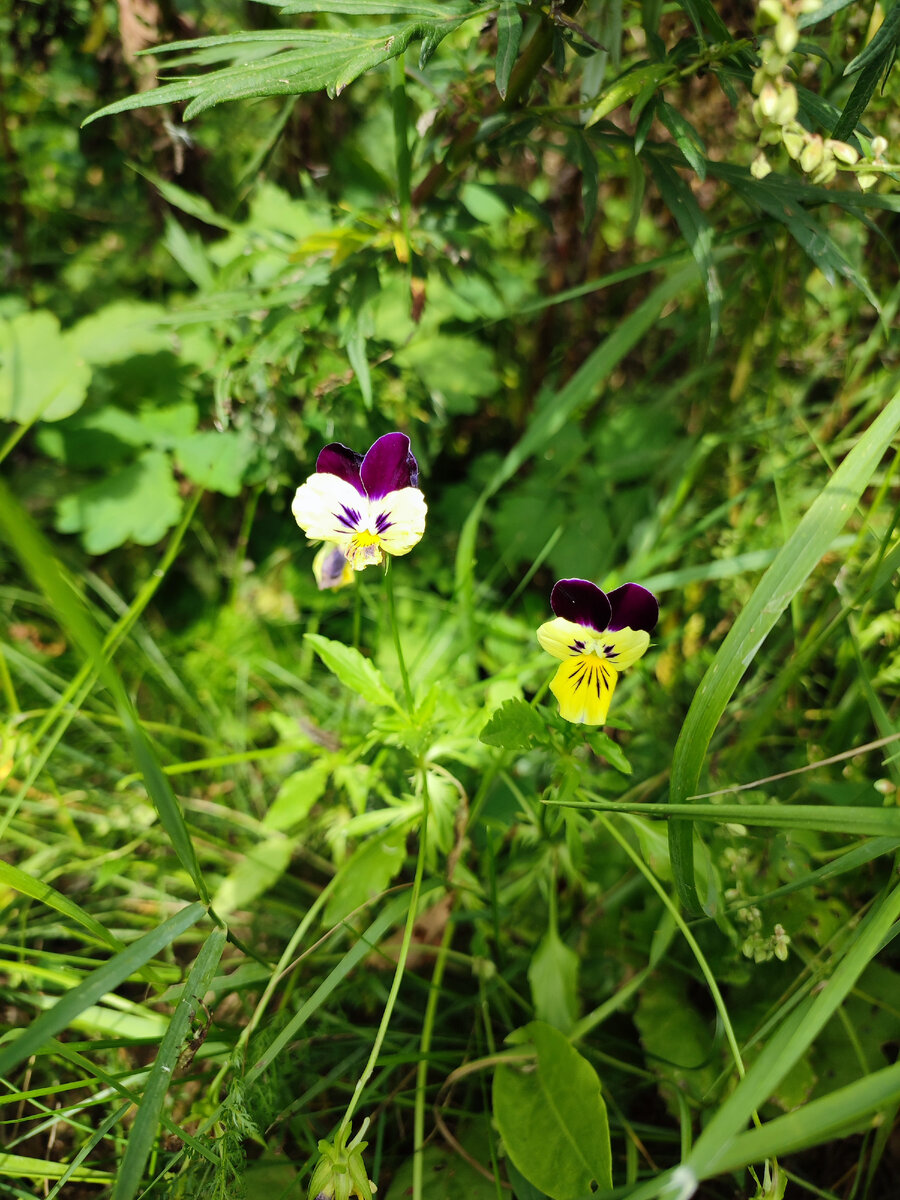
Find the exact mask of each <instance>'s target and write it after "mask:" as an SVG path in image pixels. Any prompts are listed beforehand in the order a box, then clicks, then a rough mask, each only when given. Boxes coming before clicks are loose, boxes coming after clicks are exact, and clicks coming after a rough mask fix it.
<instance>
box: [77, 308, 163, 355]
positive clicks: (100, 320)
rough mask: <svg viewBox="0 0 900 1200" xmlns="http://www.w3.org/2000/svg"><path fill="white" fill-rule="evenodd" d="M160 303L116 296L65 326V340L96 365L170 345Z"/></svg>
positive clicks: (154, 352)
mask: <svg viewBox="0 0 900 1200" xmlns="http://www.w3.org/2000/svg"><path fill="white" fill-rule="evenodd" d="M165 315H166V310H165V309H164V308H163V307H162V305H161V304H144V303H141V302H140V301H135V300H118V301H116V302H115V303H114V304H108V305H107V306H106V307H105V308H101V309H100V310H99V312H95V313H92V314H91V315H90V316H89V317H84V318H83V319H82V320H81V321H79V322H78V324H77V325H73V326H72V328H71V329H67V330H66V333H65V338H66V341H67V342H68V343H69V346H70V347H71V349H72V350H74V351H75V353H76V354H79V355H80V356H81V357H82V358H83V359H85V360H86V361H87V362H89V363H93V364H95V365H96V366H106V365H108V364H109V363H116V362H122V360H123V359H126V358H131V357H132V356H133V355H135V354H157V353H159V351H161V350H171V349H172V340H173V339H172V333H171V331H170V330H168V329H165V328H161V327H160V324H159V322H160V320H161V319H162V318H164V317H165Z"/></svg>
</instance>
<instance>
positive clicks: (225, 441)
mask: <svg viewBox="0 0 900 1200" xmlns="http://www.w3.org/2000/svg"><path fill="white" fill-rule="evenodd" d="M173 450H174V452H175V461H176V463H177V464H178V466H179V468H180V470H182V471H183V472H184V474H185V475H187V477H188V479H191V480H193V482H194V483H197V484H199V485H200V487H202V488H206V489H207V490H208V491H211V492H221V493H222V495H223V496H236V495H237V494H238V493H239V492H240V490H241V486H242V484H243V481H244V472H245V471H246V469H247V467H248V465H249V463H250V460H251V459H252V457H253V441H252V439H251V436H250V434H249V433H248V432H247V431H246V430H243V429H241V430H232V429H223V430H221V431H220V430H215V429H209V430H204V431H203V432H201V433H191V434H189V435H188V436H187V437H182V438H178V439H177V441H175V443H174V444H173Z"/></svg>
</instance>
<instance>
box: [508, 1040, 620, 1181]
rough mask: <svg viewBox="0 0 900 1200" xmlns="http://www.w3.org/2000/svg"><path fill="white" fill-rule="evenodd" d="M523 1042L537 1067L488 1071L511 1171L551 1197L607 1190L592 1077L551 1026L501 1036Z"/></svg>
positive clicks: (600, 1107) (600, 1113)
mask: <svg viewBox="0 0 900 1200" xmlns="http://www.w3.org/2000/svg"><path fill="white" fill-rule="evenodd" d="M507 1041H508V1042H511V1043H513V1044H514V1045H522V1044H523V1043H528V1042H531V1044H532V1045H533V1046H534V1049H535V1052H536V1056H537V1067H536V1069H534V1067H533V1066H531V1069H529V1070H527V1071H521V1070H519V1069H518V1068H516V1067H512V1066H499V1067H497V1069H496V1070H495V1072H494V1089H493V1105H494V1119H495V1121H496V1123H497V1127H498V1129H499V1130H500V1135H501V1137H502V1138H503V1144H504V1146H505V1147H506V1152H507V1154H508V1155H509V1157H510V1158H511V1159H512V1161H513V1163H514V1164H515V1166H516V1168H517V1170H519V1171H520V1172H521V1173H522V1175H524V1176H525V1178H526V1179H527V1180H528V1182H529V1183H531V1184H533V1185H534V1186H535V1187H536V1188H539V1189H540V1190H541V1191H542V1192H543V1193H544V1194H545V1195H547V1196H550V1197H551V1200H584V1197H585V1196H590V1195H591V1194H592V1193H593V1192H596V1191H600V1192H602V1191H604V1190H607V1191H608V1190H609V1189H611V1188H612V1155H611V1151H610V1143H609V1121H608V1118H607V1115H606V1105H605V1104H604V1102H603V1097H602V1095H601V1093H600V1080H599V1079H598V1077H597V1072H596V1071H595V1070H594V1068H593V1067H592V1066H591V1064H590V1063H589V1062H587V1061H586V1060H585V1059H584V1058H582V1057H581V1055H580V1054H579V1053H578V1051H577V1050H575V1049H574V1048H573V1047H572V1046H571V1045H570V1044H569V1042H568V1040H567V1039H566V1038H565V1037H564V1036H563V1034H561V1033H559V1032H558V1031H557V1030H556V1029H553V1028H551V1026H549V1025H546V1024H544V1023H543V1022H542V1021H532V1022H531V1024H530V1025H526V1026H525V1027H524V1029H520V1030H517V1031H516V1033H514V1034H511V1035H510V1037H508V1038H507Z"/></svg>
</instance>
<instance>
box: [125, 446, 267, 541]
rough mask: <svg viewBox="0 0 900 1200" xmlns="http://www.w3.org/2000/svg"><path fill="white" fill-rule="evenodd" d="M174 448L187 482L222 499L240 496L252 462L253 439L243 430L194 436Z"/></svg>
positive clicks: (176, 460) (176, 458)
mask: <svg viewBox="0 0 900 1200" xmlns="http://www.w3.org/2000/svg"><path fill="white" fill-rule="evenodd" d="M172 448H173V450H174V453H175V462H176V463H177V464H178V467H179V468H180V470H182V471H183V472H184V474H185V475H187V477H188V479H190V480H191V481H192V482H193V483H196V484H199V486H200V487H202V488H205V489H206V490H207V491H210V492H221V493H222V495H223V496H237V495H238V494H239V492H240V490H241V486H242V484H243V481H244V472H245V471H246V470H247V467H248V466H249V465H250V460H251V459H252V458H253V439H252V437H251V435H250V433H249V432H248V431H247V430H244V429H240V430H233V429H224V430H221V431H219V430H215V429H209V430H204V431H203V432H201V433H191V434H189V435H188V436H187V437H183V438H178V439H177V440H176V441H175V442H174V444H173V447H172ZM135 540H137V541H139V540H140V539H139V538H138V539H135Z"/></svg>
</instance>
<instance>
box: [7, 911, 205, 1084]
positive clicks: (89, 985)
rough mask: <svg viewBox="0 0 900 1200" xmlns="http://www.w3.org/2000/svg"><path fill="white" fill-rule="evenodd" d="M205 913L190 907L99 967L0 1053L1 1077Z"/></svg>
mask: <svg viewBox="0 0 900 1200" xmlns="http://www.w3.org/2000/svg"><path fill="white" fill-rule="evenodd" d="M205 912H206V909H205V907H204V906H203V905H202V904H200V903H199V902H198V901H195V902H194V903H193V904H189V905H187V906H186V907H185V908H182V909H181V910H180V911H179V912H177V913H176V914H175V916H174V917H169V919H168V921H164V922H163V924H162V925H160V926H159V927H158V928H157V929H151V930H150V932H149V933H145V934H144V936H143V937H141V938H138V940H137V941H136V942H135V943H134V945H132V946H129V947H128V949H127V950H123V951H122V953H121V954H117V955H116V957H115V958H112V959H110V961H109V962H108V963H104V965H103V966H102V967H98V968H97V970H96V971H94V972H92V973H91V974H90V975H88V977H87V978H86V979H85V980H83V981H82V982H81V983H79V985H78V986H77V987H75V988H72V990H71V991H70V992H66V994H65V995H64V996H62V997H61V998H60V999H59V1000H58V1001H57V1002H56V1004H54V1006H53V1007H52V1008H51V1009H50V1010H49V1011H48V1012H45V1013H43V1014H42V1015H41V1016H40V1017H38V1019H37V1020H36V1021H34V1022H33V1023H32V1024H31V1025H29V1026H28V1028H27V1029H26V1030H24V1032H22V1033H20V1034H19V1036H18V1037H17V1038H16V1039H15V1040H14V1041H12V1042H10V1043H8V1044H7V1045H6V1046H4V1047H3V1048H2V1049H0V1075H6V1074H7V1073H8V1072H9V1071H11V1070H12V1069H13V1067H16V1066H18V1064H19V1063H20V1062H23V1061H24V1060H25V1059H26V1058H28V1057H29V1056H30V1055H32V1054H36V1053H37V1052H38V1051H39V1050H40V1048H41V1047H42V1046H43V1045H44V1044H45V1042H47V1041H48V1040H49V1039H50V1038H52V1037H55V1036H56V1034H57V1033H59V1032H60V1031H61V1030H63V1029H65V1028H66V1027H67V1026H68V1025H70V1024H71V1023H72V1021H74V1020H75V1019H76V1018H77V1017H78V1016H79V1015H80V1014H81V1013H83V1012H84V1010H85V1009H86V1008H89V1007H90V1006H91V1005H92V1004H94V1003H95V1002H96V1001H97V1000H99V999H100V997H101V996H105V995H106V993H107V992H111V991H113V990H114V989H115V988H117V987H118V986H119V984H121V983H123V982H124V981H125V980H126V979H128V978H129V976H131V975H134V974H135V972H136V971H139V970H140V969H141V967H143V966H144V965H145V964H146V963H148V962H149V961H150V959H151V958H155V957H156V955H157V954H159V952H160V950H164V949H165V948H166V946H170V945H171V944H172V942H174V941H175V939H176V938H178V937H180V936H181V934H183V933H184V931H185V930H186V929H190V927H191V926H192V925H195V924H196V923H197V921H199V920H200V918H201V917H202V916H203V915H204V913H205Z"/></svg>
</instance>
